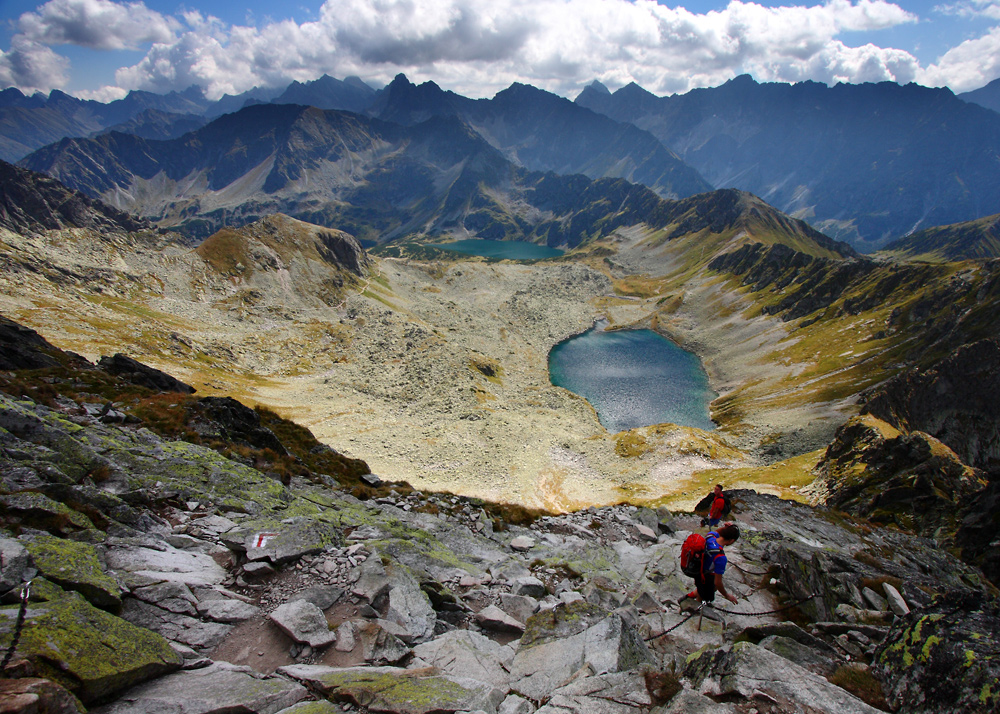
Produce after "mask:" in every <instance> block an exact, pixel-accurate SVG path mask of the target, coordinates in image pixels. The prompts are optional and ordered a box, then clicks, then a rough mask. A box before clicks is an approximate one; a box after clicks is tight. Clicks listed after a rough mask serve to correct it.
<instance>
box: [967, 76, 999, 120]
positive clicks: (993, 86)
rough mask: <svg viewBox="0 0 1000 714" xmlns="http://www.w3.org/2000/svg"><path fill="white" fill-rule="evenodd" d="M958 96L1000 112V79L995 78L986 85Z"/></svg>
mask: <svg viewBox="0 0 1000 714" xmlns="http://www.w3.org/2000/svg"><path fill="white" fill-rule="evenodd" d="M958 98H959V99H961V100H963V101H966V102H972V103H973V104H978V105H979V106H981V107H986V108H987V109H992V110H993V111H995V112H1000V79H994V80H993V81H992V82H990V83H989V84H987V85H986V86H985V87H980V88H979V89H973V90H972V91H971V92H962V93H961V94H959V95H958Z"/></svg>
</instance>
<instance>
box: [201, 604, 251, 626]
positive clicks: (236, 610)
mask: <svg viewBox="0 0 1000 714" xmlns="http://www.w3.org/2000/svg"><path fill="white" fill-rule="evenodd" d="M198 614H199V615H201V616H202V617H204V618H205V619H206V620H211V621H212V622H227V623H234V622H243V621H244V620H249V619H251V618H253V617H256V616H257V615H259V614H260V608H259V607H254V606H253V605H250V604H248V603H245V602H241V601H239V600H209V601H208V602H202V603H198Z"/></svg>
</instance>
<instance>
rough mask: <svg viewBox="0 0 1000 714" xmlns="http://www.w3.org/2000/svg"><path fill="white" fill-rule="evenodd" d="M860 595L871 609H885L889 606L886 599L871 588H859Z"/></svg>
mask: <svg viewBox="0 0 1000 714" xmlns="http://www.w3.org/2000/svg"><path fill="white" fill-rule="evenodd" d="M861 597H863V598H864V599H865V602H866V603H868V606H869V607H870V608H871V609H873V610H885V609H886V608H888V607H889V603H888V602H886V599H885V598H884V597H882V596H881V595H879V594H878V593H877V592H875V591H874V590H872V589H871V588H867V587H866V588H861Z"/></svg>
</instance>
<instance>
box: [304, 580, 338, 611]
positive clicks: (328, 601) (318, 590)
mask: <svg viewBox="0 0 1000 714" xmlns="http://www.w3.org/2000/svg"><path fill="white" fill-rule="evenodd" d="M343 596H344V589H343V588H338V587H336V586H333V585H314V586H313V587H311V588H308V589H306V590H303V591H302V592H300V593H296V594H295V599H296V600H305V601H306V602H311V603H312V604H313V605H315V606H316V607H318V608H319V609H320V610H326V609H327V608H329V607H333V605H334V604H335V603H336V602H337V601H338V600H340V598H342V597H343Z"/></svg>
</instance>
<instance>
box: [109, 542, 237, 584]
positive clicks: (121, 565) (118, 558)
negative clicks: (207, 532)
mask: <svg viewBox="0 0 1000 714" xmlns="http://www.w3.org/2000/svg"><path fill="white" fill-rule="evenodd" d="M105 560H106V562H107V565H108V568H110V569H111V570H123V571H126V572H129V573H135V574H137V575H143V576H146V577H148V578H150V579H152V580H160V581H170V582H175V583H184V584H186V585H189V586H191V585H202V586H212V585H219V584H220V583H222V581H223V580H225V579H226V571H225V569H224V568H223V567H222V566H221V565H219V564H218V563H216V562H215V560H214V559H213V558H212V557H211V556H209V555H205V554H204V553H196V552H192V551H188V550H179V549H177V548H174V547H172V546H165V547H164V549H163V550H154V549H153V548H141V547H136V546H129V545H118V546H110V547H108V549H107V551H106V553H105Z"/></svg>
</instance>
